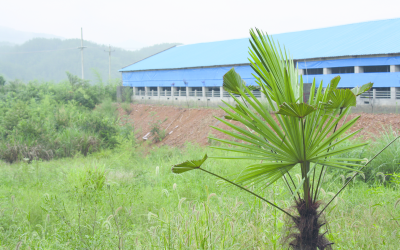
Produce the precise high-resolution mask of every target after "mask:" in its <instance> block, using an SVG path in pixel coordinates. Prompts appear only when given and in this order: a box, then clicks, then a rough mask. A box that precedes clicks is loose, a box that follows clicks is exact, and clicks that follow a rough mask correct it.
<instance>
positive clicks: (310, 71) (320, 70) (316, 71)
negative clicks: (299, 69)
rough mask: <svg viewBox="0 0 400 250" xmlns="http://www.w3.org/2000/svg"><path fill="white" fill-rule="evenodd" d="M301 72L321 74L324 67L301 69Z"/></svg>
mask: <svg viewBox="0 0 400 250" xmlns="http://www.w3.org/2000/svg"><path fill="white" fill-rule="evenodd" d="M303 72H304V75H322V74H323V73H324V69H323V68H319V69H303Z"/></svg>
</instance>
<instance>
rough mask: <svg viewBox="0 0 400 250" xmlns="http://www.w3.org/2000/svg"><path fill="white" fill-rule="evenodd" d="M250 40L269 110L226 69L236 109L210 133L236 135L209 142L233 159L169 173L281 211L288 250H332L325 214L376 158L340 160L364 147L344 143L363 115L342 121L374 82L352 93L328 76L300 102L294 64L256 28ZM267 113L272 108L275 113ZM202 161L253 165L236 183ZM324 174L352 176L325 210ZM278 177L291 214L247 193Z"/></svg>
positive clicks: (240, 173) (226, 82)
mask: <svg viewBox="0 0 400 250" xmlns="http://www.w3.org/2000/svg"><path fill="white" fill-rule="evenodd" d="M250 34H251V40H250V43H251V49H250V52H249V54H250V59H249V60H250V64H251V67H252V68H253V70H254V72H255V77H256V82H257V84H258V85H259V88H260V91H261V92H262V93H263V94H264V95H265V96H266V99H267V101H268V104H269V105H268V106H266V105H264V104H262V103H260V101H259V100H258V99H257V98H256V97H255V96H254V95H253V94H252V92H251V90H252V89H253V88H254V87H248V86H246V83H245V81H244V80H243V79H242V78H241V77H240V75H239V74H237V73H236V72H235V71H234V69H231V70H230V71H229V72H228V73H226V75H225V76H224V83H223V87H224V89H225V90H226V91H228V92H229V93H230V94H231V97H232V98H233V99H234V101H235V103H236V105H235V106H233V105H230V104H229V103H226V102H225V105H226V107H221V109H223V110H224V111H225V112H226V113H227V117H225V118H226V119H221V118H218V117H216V119H218V120H219V121H221V122H222V123H224V124H225V125H227V126H228V127H230V128H231V129H232V130H226V129H222V128H218V127H214V129H216V130H218V131H220V132H222V133H224V134H226V135H229V136H231V137H233V140H226V139H219V138H214V137H213V138H211V139H212V140H215V141H218V142H220V143H221V144H225V145H228V146H227V147H224V146H212V147H211V148H215V149H219V150H224V151H228V152H231V153H234V154H235V155H232V156H210V157H208V156H207V155H206V156H205V157H204V158H203V159H202V160H197V161H187V162H184V163H182V164H178V165H175V166H174V167H173V168H172V171H173V172H174V173H177V174H180V173H183V172H187V171H190V170H196V169H197V170H201V171H203V172H206V173H208V174H211V175H214V176H216V177H218V178H221V179H223V180H224V181H226V182H228V183H231V184H233V185H235V186H236V187H238V188H240V189H242V190H244V191H246V192H248V193H251V194H252V195H254V196H256V197H258V198H259V199H261V200H263V201H264V202H267V203H268V204H269V205H271V206H273V207H275V208H276V209H278V210H280V211H281V212H283V213H285V214H286V215H287V216H288V217H289V218H291V222H289V224H288V228H289V232H288V236H287V237H286V242H287V243H288V244H289V246H290V247H291V248H292V249H301V250H303V249H304V250H314V249H331V245H332V244H333V243H332V242H329V241H328V239H327V238H326V237H325V233H321V227H322V226H323V225H325V221H324V218H323V212H324V210H325V209H326V207H327V206H329V205H330V203H331V202H332V201H333V200H334V199H335V198H336V197H337V195H338V194H339V193H340V192H341V191H342V190H343V189H344V187H346V186H347V185H348V183H349V182H350V181H351V180H353V178H354V177H355V176H356V175H357V173H360V172H361V170H362V169H363V168H364V167H365V166H366V165H367V164H369V163H370V162H371V161H372V160H373V159H374V158H375V157H376V156H375V157H373V158H372V159H370V160H369V161H367V162H366V163H364V164H363V161H364V160H363V159H360V158H344V157H341V156H340V155H342V154H344V153H346V152H350V151H352V150H355V149H358V148H361V147H364V146H365V145H367V143H356V144H352V145H349V144H345V142H346V141H347V140H348V139H350V138H351V137H353V136H355V135H356V134H357V133H358V132H360V130H357V131H355V132H349V129H350V128H351V127H352V126H353V125H354V124H355V123H356V122H357V120H358V119H359V118H360V116H358V117H356V118H354V119H351V120H349V121H346V117H347V115H348V114H349V112H350V109H351V107H352V106H355V105H356V95H360V94H362V93H363V92H365V91H367V90H369V89H370V88H371V87H372V84H371V83H368V84H366V85H364V86H362V87H361V88H356V89H353V90H350V89H337V86H338V84H339V81H340V77H339V76H337V77H335V78H333V79H332V80H331V82H330V83H329V84H328V86H327V87H326V88H323V85H322V82H321V84H319V86H317V85H316V83H315V80H314V82H313V84H312V86H311V90H310V96H309V99H308V100H307V101H303V81H302V78H301V77H300V79H299V77H298V72H297V70H296V68H295V67H294V63H293V60H291V59H290V57H289V56H288V54H287V53H286V52H285V51H282V50H281V49H280V47H279V46H277V45H276V44H275V43H274V41H273V40H272V39H271V38H270V37H269V36H268V35H266V34H264V33H263V32H261V31H259V30H251V32H250ZM238 95H239V96H240V99H239V96H238ZM267 107H268V109H267ZM269 109H272V111H273V112H272V113H273V114H271V113H270V110H269ZM231 120H233V121H237V122H239V123H240V124H242V125H243V126H238V125H236V123H233V122H231ZM339 123H340V126H339ZM235 139H236V140H235ZM396 139H397V138H396ZM237 140H239V141H237ZM389 145H390V144H389ZM386 147H387V146H386ZM378 154H379V153H378ZM207 158H213V159H226V160H231V161H237V160H252V161H254V163H253V164H251V165H249V166H245V167H244V168H242V169H240V170H239V171H238V175H237V178H236V179H235V180H234V181H230V180H228V179H226V178H224V177H221V176H219V175H217V174H215V173H212V172H210V171H208V170H206V169H204V168H203V167H202V165H203V163H204V162H205V161H206V159H207ZM328 168H332V169H339V170H344V171H351V172H354V173H355V174H353V176H352V178H350V180H349V181H348V182H346V183H345V184H344V186H343V187H342V188H341V189H340V190H339V192H337V193H336V194H335V195H334V196H333V198H332V199H331V200H330V201H329V202H328V203H327V204H326V205H325V206H324V207H322V206H321V205H322V203H321V201H320V199H319V196H320V190H321V187H322V185H323V181H321V180H323V179H324V174H325V173H326V170H327V169H328ZM298 172H299V173H300V183H297V184H296V183H295V182H294V181H293V179H295V178H294V175H295V174H296V173H298ZM280 179H282V180H283V181H284V183H285V184H286V186H287V188H288V190H289V191H290V192H291V194H292V199H293V203H294V208H295V212H294V213H293V212H288V211H287V210H285V209H284V208H282V207H279V206H278V205H276V204H275V203H274V202H272V201H269V200H267V199H265V198H263V197H261V196H260V195H258V194H256V192H253V191H250V190H249V189H247V188H246V186H249V185H251V186H254V185H258V186H259V187H260V188H267V187H268V186H270V185H271V184H272V183H275V182H276V181H278V180H280Z"/></svg>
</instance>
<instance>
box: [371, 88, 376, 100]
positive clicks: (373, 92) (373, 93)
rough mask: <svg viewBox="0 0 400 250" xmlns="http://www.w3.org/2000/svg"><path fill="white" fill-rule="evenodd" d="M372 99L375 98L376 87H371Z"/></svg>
mask: <svg viewBox="0 0 400 250" xmlns="http://www.w3.org/2000/svg"><path fill="white" fill-rule="evenodd" d="M372 99H373V100H375V99H376V89H372Z"/></svg>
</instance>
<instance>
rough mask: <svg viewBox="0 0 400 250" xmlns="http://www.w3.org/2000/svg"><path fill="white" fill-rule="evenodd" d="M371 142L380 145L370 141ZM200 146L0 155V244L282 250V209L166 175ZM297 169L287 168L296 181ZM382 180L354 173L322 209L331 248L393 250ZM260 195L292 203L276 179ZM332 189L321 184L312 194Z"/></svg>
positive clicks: (389, 191)
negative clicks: (44, 156) (9, 158)
mask: <svg viewBox="0 0 400 250" xmlns="http://www.w3.org/2000/svg"><path fill="white" fill-rule="evenodd" d="M379 143H384V142H379V141H377V142H376V144H375V143H372V146H374V147H378V146H379ZM394 146H395V147H399V146H400V145H399V143H396V145H394ZM205 151H206V150H205V149H204V148H201V147H198V146H196V145H185V147H184V148H171V147H162V148H154V149H153V150H152V151H150V152H148V154H146V153H145V152H146V149H145V148H144V147H138V148H136V149H135V150H132V146H131V144H130V143H128V142H123V143H121V144H120V145H118V148H117V149H114V150H108V149H107V150H101V151H98V152H95V153H93V154H91V155H89V156H87V157H83V156H81V155H78V156H75V157H74V158H63V159H57V160H52V161H35V160H33V161H32V162H31V163H30V164H28V163H27V162H24V161H20V162H17V163H14V164H12V165H9V164H5V163H1V162H0V170H1V171H0V248H4V249H15V248H16V247H17V246H19V249H28V247H30V248H31V249H266V250H269V249H287V248H282V247H281V244H280V242H281V241H282V239H283V238H284V237H285V234H284V231H285V222H286V221H287V220H288V217H287V216H285V215H284V214H283V213H279V212H277V211H276V210H275V209H273V207H271V206H269V205H268V204H266V203H263V202H261V201H260V200H258V199H254V198H253V197H251V196H249V195H247V194H246V193H243V192H241V191H239V190H238V189H231V188H230V187H229V186H227V185H223V183H222V182H221V181H219V180H218V179H217V178H215V177H209V178H204V174H203V173H201V172H197V171H192V172H189V173H187V174H186V175H185V178H181V177H180V176H176V175H171V174H170V168H171V167H170V166H171V165H172V164H173V163H174V162H180V161H183V160H185V159H187V158H200V157H201V156H203V155H204V153H205ZM207 152H208V153H209V154H214V155H218V156H229V155H232V154H231V153H227V152H221V151H217V150H212V149H208V150H207ZM363 156H364V155H363ZM365 156H366V155H365ZM386 157H398V155H391V154H389V152H387V154H386V155H384V156H383V155H382V156H379V157H378V158H377V160H378V161H384V159H385V158H386ZM246 163H247V164H248V163H251V161H244V162H239V161H234V162H231V163H230V164H226V162H225V161H223V160H220V161H213V162H211V161H210V162H206V163H205V166H204V168H207V169H208V170H210V171H213V172H215V173H217V174H219V175H230V173H232V172H234V171H236V169H238V168H240V167H241V166H242V165H243V164H246ZM375 166H376V165H375ZM375 166H371V167H375ZM300 174H301V173H300V172H295V173H294V175H295V179H294V182H295V183H296V184H299V183H300V181H301V180H300V179H298V178H297V177H296V176H300ZM381 179H382V178H381V177H378V178H373V179H371V181H370V182H369V183H365V182H364V180H363V179H362V178H361V177H357V178H356V181H355V182H354V181H352V182H351V184H350V188H349V189H347V190H346V191H345V192H344V193H342V194H340V195H339V196H338V197H337V198H335V199H334V202H333V204H334V206H332V207H330V208H328V210H327V213H326V217H327V220H328V221H329V222H330V223H329V227H330V228H331V230H330V231H329V232H328V233H327V234H326V237H327V238H328V239H329V240H330V241H334V242H335V248H336V249H355V250H361V249H362V250H364V249H369V250H375V249H392V250H397V249H398V242H399V239H400V226H399V225H398V224H397V223H398V222H400V220H399V219H400V204H399V202H397V206H396V201H397V200H398V199H400V196H399V192H400V185H399V182H400V179H398V178H396V179H393V180H388V179H386V181H385V182H383V183H382V181H381ZM323 181H324V184H325V185H326V186H329V189H330V190H337V189H339V188H340V187H341V186H342V179H341V178H340V177H339V176H337V175H336V174H333V173H328V174H327V175H326V176H325V178H324V180H323ZM249 188H251V189H252V190H254V187H252V186H249ZM259 194H260V195H262V196H263V197H265V198H267V199H269V200H272V201H274V203H275V204H276V205H278V206H286V207H288V206H290V204H291V194H290V192H289V191H288V190H287V189H286V188H285V184H284V181H283V180H280V181H278V182H277V183H275V184H272V185H271V186H270V188H269V189H264V190H261V191H260V192H259ZM332 195H333V194H332V193H330V192H328V191H325V190H321V201H322V202H327V201H328V200H329V199H331V198H332ZM289 211H292V210H289Z"/></svg>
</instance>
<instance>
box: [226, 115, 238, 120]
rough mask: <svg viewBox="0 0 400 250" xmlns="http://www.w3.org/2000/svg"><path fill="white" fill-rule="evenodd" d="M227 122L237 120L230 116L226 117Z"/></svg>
mask: <svg viewBox="0 0 400 250" xmlns="http://www.w3.org/2000/svg"><path fill="white" fill-rule="evenodd" d="M224 118H225V120H232V121H237V120H236V119H235V118H232V116H230V115H226V116H224Z"/></svg>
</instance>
